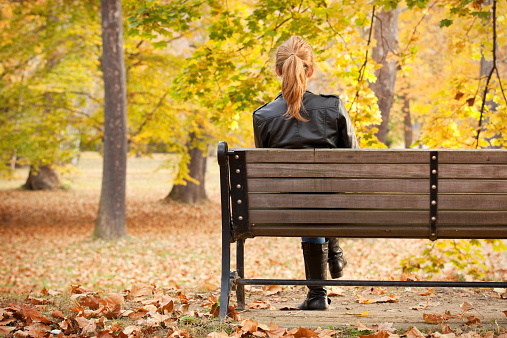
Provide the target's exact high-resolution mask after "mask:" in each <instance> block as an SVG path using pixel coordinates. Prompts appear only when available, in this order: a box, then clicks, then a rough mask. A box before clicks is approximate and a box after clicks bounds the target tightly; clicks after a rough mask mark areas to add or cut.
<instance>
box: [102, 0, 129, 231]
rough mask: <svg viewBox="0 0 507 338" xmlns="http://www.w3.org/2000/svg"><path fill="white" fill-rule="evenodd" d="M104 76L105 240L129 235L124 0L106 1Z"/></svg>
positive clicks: (103, 203)
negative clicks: (126, 222) (126, 198)
mask: <svg viewBox="0 0 507 338" xmlns="http://www.w3.org/2000/svg"><path fill="white" fill-rule="evenodd" d="M101 14H102V72H103V74H104V165H103V174H102V189H101V194H100V204H99V212H98V215H97V221H96V224H95V231H94V234H95V236H96V237H98V238H102V239H117V238H120V237H122V236H125V235H126V226H125V190H126V178H127V99H126V80H125V60H124V54H123V53H124V50H123V17H122V8H121V1H120V0H102V1H101Z"/></svg>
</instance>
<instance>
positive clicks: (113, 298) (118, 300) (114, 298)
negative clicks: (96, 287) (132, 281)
mask: <svg viewBox="0 0 507 338" xmlns="http://www.w3.org/2000/svg"><path fill="white" fill-rule="evenodd" d="M104 301H105V302H106V303H107V305H109V306H116V305H121V304H123V301H124V299H123V296H122V295H120V294H119V293H110V294H108V295H107V296H105V297H104Z"/></svg>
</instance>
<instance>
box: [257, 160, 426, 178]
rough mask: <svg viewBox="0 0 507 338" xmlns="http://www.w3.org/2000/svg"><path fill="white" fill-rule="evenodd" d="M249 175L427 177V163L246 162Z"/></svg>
mask: <svg viewBox="0 0 507 338" xmlns="http://www.w3.org/2000/svg"><path fill="white" fill-rule="evenodd" d="M247 175H248V177H249V178H251V177H329V178H428V177H429V165H427V164H370V165H363V164H332V163H331V164H327V163H325V164H324V163H315V164H314V163H312V164H306V163H305V164H286V163H277V164H265V163H252V164H247Z"/></svg>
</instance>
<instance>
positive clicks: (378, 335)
mask: <svg viewBox="0 0 507 338" xmlns="http://www.w3.org/2000/svg"><path fill="white" fill-rule="evenodd" d="M358 337H359V338H366V337H368V338H389V333H387V332H385V331H379V332H375V333H370V334H367V335H361V334H360V335H358Z"/></svg>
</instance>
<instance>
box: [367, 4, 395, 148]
mask: <svg viewBox="0 0 507 338" xmlns="http://www.w3.org/2000/svg"><path fill="white" fill-rule="evenodd" d="M399 14H400V9H399V8H393V9H389V10H386V9H385V8H382V9H381V10H380V11H377V12H376V13H375V24H374V28H373V31H374V37H375V40H376V45H375V47H373V50H372V58H373V60H374V61H375V62H376V63H377V64H378V65H379V66H380V67H379V69H377V70H376V71H375V77H376V80H375V82H373V83H371V84H370V87H371V89H372V90H373V92H374V93H375V96H376V97H377V104H378V108H379V110H380V113H381V116H382V122H381V123H380V125H378V126H377V127H378V132H377V133H376V136H377V138H378V140H379V141H380V142H382V143H384V144H386V145H389V144H388V143H389V142H388V141H387V132H388V126H389V113H390V112H391V107H392V104H393V99H394V86H395V83H396V74H397V68H398V60H397V58H396V55H397V54H398V50H397V49H398V16H399Z"/></svg>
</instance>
